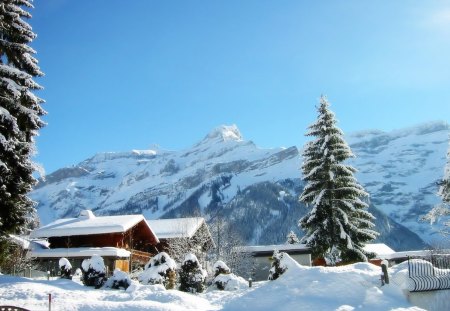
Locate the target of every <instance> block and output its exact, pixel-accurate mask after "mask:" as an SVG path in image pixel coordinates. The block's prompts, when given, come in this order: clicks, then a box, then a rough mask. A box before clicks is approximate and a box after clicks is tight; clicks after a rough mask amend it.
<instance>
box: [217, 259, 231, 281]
mask: <svg viewBox="0 0 450 311" xmlns="http://www.w3.org/2000/svg"><path fill="white" fill-rule="evenodd" d="M213 270H214V276H215V277H216V276H218V275H219V274H228V273H230V272H231V270H230V268H229V267H228V266H227V264H226V263H224V262H223V261H222V260H217V261H216V263H215V264H214V266H213Z"/></svg>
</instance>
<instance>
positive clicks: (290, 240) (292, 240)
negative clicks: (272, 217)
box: [286, 230, 300, 244]
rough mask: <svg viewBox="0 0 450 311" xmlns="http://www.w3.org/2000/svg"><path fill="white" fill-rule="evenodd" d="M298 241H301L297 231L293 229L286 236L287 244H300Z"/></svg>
mask: <svg viewBox="0 0 450 311" xmlns="http://www.w3.org/2000/svg"><path fill="white" fill-rule="evenodd" d="M298 243H300V240H299V239H298V237H297V235H296V234H295V232H294V231H292V230H291V231H290V232H289V233H288V235H287V236H286V244H298Z"/></svg>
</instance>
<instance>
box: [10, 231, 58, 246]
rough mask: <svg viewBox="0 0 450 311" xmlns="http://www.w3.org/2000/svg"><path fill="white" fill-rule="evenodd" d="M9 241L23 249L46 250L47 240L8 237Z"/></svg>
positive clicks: (12, 235) (11, 235)
mask: <svg viewBox="0 0 450 311" xmlns="http://www.w3.org/2000/svg"><path fill="white" fill-rule="evenodd" d="M9 238H10V240H11V241H12V242H13V243H14V244H16V245H19V246H20V247H22V248H23V249H47V248H49V243H48V241H47V240H30V238H29V236H18V235H14V234H10V235H9Z"/></svg>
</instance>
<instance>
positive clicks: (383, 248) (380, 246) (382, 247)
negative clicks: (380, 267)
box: [364, 243, 395, 259]
mask: <svg viewBox="0 0 450 311" xmlns="http://www.w3.org/2000/svg"><path fill="white" fill-rule="evenodd" d="M364 251H366V252H368V253H375V255H376V256H377V257H380V258H381V257H382V258H383V259H384V258H385V257H384V256H386V255H391V254H394V253H395V251H394V250H393V249H392V248H390V247H389V246H387V245H386V244H384V243H373V244H366V245H365V246H364Z"/></svg>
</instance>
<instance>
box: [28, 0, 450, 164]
mask: <svg viewBox="0 0 450 311" xmlns="http://www.w3.org/2000/svg"><path fill="white" fill-rule="evenodd" d="M34 5H35V9H33V10H32V12H31V13H32V14H33V18H32V19H31V20H30V21H29V22H30V24H31V25H32V27H33V29H34V31H35V32H36V33H37V35H38V38H37V39H36V40H35V41H34V42H33V45H32V46H33V47H34V48H35V49H36V50H37V55H36V57H37V58H38V60H39V62H40V66H41V69H42V70H43V71H44V72H45V74H46V76H45V77H43V78H40V79H38V82H39V83H40V84H41V85H42V86H43V87H44V88H45V90H43V91H40V92H39V93H38V95H39V96H41V97H42V98H44V99H45V100H46V101H47V103H46V104H45V105H44V108H45V109H46V110H47V111H48V115H47V116H46V117H45V120H46V122H48V126H47V127H46V128H44V129H43V130H42V131H41V133H40V134H41V135H40V137H38V139H37V146H38V151H39V154H38V156H37V157H36V161H37V162H39V163H41V164H42V165H43V166H44V168H45V169H46V171H47V173H51V172H52V171H54V170H56V169H58V168H61V167H63V166H70V165H73V164H77V163H78V162H80V161H82V160H84V159H86V158H88V157H90V156H92V155H94V154H95V153H97V152H102V151H127V150H132V149H147V148H150V146H151V145H152V144H158V145H160V146H161V147H162V148H165V149H173V150H179V149H183V148H188V147H190V146H191V145H193V144H194V143H195V142H197V141H198V140H200V139H202V138H203V137H204V136H205V135H206V134H207V133H208V132H209V131H210V130H212V129H213V128H215V127H216V126H218V125H221V124H237V126H238V127H239V129H240V130H241V132H242V134H243V136H244V138H245V139H249V140H253V141H254V142H255V143H256V144H257V145H258V146H261V147H265V148H270V147H279V146H292V145H297V146H302V145H303V143H304V142H305V141H306V138H305V137H304V133H305V132H306V128H307V126H308V125H309V124H311V123H313V122H314V121H315V118H316V110H315V105H316V104H317V101H318V98H319V97H320V95H321V94H326V95H327V96H328V98H329V100H330V102H331V104H332V109H333V111H334V112H335V113H336V115H337V118H338V119H339V126H340V127H341V128H342V129H343V130H344V132H346V133H348V132H352V131H357V130H365V129H381V130H392V129H397V128H402V127H407V126H412V125H415V124H417V123H421V122H427V121H431V120H444V121H447V122H449V121H450V56H449V55H450V3H449V2H447V1H346V0H343V1H301V0H296V1H288V0H283V1H279V0H272V1H264V0H255V1H250V0H245V1H242V0H226V1H215V0H209V1H207V0H203V1H196V0H190V1H182V0H180V1H171V0H168V1H152V0H130V1H118V0H96V1H88V0H82V1H69V0H58V1H50V0H35V2H34Z"/></svg>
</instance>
